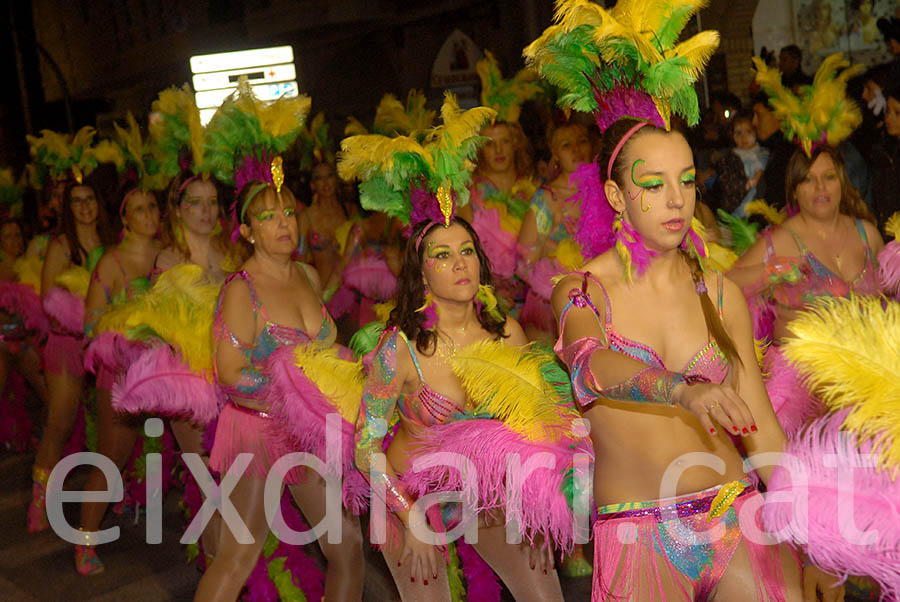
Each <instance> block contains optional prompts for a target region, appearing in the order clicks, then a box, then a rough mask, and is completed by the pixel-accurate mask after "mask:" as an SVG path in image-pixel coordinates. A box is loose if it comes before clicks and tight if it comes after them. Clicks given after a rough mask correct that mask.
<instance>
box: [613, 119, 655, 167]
mask: <svg viewBox="0 0 900 602" xmlns="http://www.w3.org/2000/svg"><path fill="white" fill-rule="evenodd" d="M645 125H650V122H649V121H638V122H637V123H636V124H634V126H633V127H632V128H631V129H630V130H628V132H627V133H626V134H625V135H624V136H622V139H621V140H619V143H618V144H617V145H616V148H615V149H613V152H612V155H610V156H609V165H607V166H606V179H607V180H611V179H612V170H613V164H614V163H615V162H616V157H618V156H619V153H620V152H622V147H623V146H625V143H626V142H628V139H629V138H631V137H632V136H633V135H634V133H635V132H637V131H638V130H639V129H641V128H642V127H644V126H645Z"/></svg>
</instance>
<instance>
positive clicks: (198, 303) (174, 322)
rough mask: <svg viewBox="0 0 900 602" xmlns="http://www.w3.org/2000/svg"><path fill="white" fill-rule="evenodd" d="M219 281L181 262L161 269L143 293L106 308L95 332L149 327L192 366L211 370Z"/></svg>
mask: <svg viewBox="0 0 900 602" xmlns="http://www.w3.org/2000/svg"><path fill="white" fill-rule="evenodd" d="M219 288H220V286H219V285H218V284H210V283H209V282H208V281H207V279H206V277H205V275H204V274H203V268H201V267H200V266H197V265H192V264H182V265H178V266H175V267H174V268H172V269H170V270H168V271H166V272H164V273H163V274H162V275H161V276H160V277H159V279H158V280H157V281H156V283H155V284H154V285H153V287H152V288H151V289H150V290H149V291H147V293H145V294H144V295H141V296H140V297H138V298H136V299H134V300H133V301H129V302H128V303H124V304H122V305H121V306H119V307H116V308H113V309H110V310H108V311H107V312H106V313H104V314H103V315H102V316H101V317H100V320H98V322H97V327H96V329H95V332H97V333H100V332H104V331H107V330H115V331H117V332H121V333H125V334H126V335H127V334H128V333H129V332H134V331H135V330H137V329H142V328H149V329H151V330H152V331H153V332H154V333H156V334H157V335H159V337H160V338H161V339H163V340H164V341H166V342H167V343H169V344H170V345H172V346H173V347H175V348H176V349H178V350H179V351H180V352H181V355H182V357H183V358H184V359H185V361H187V363H188V364H189V365H190V366H191V368H192V369H193V370H196V371H198V372H207V373H209V372H211V370H212V321H213V313H214V311H215V306H216V299H217V298H218V295H219Z"/></svg>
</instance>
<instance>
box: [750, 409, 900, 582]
mask: <svg viewBox="0 0 900 602" xmlns="http://www.w3.org/2000/svg"><path fill="white" fill-rule="evenodd" d="M845 416H846V412H840V413H836V414H830V415H828V416H824V417H822V418H819V419H817V420H815V421H814V422H812V423H811V424H810V425H809V426H808V427H807V428H806V429H805V430H804V431H802V432H801V433H800V434H799V435H797V436H795V437H793V438H791V440H790V442H789V443H788V446H787V449H786V450H785V452H786V453H785V454H783V455H782V458H781V460H780V461H779V463H778V465H777V466H776V468H775V470H774V472H773V473H772V477H771V479H769V483H768V494H767V501H766V503H765V505H764V506H763V509H762V520H763V524H764V525H765V527H766V529H768V530H769V531H770V532H774V533H778V534H779V535H780V536H782V537H787V538H788V539H789V540H790V541H792V542H794V543H796V544H800V545H803V546H804V548H805V549H806V552H807V553H808V554H809V557H810V559H811V560H812V561H813V562H814V563H815V564H816V566H818V567H820V568H822V569H824V570H825V571H828V572H831V573H835V574H839V575H843V576H847V575H867V576H870V577H872V578H873V579H875V580H876V581H878V583H879V584H880V585H881V588H882V595H883V596H884V598H885V599H889V600H896V599H898V596H900V480H892V479H891V476H890V475H889V474H888V473H887V472H885V471H883V470H880V469H879V468H877V458H876V457H875V456H873V455H869V454H873V453H874V451H876V450H873V447H872V444H871V443H870V442H863V443H860V442H859V441H858V440H857V439H856V436H855V435H854V434H853V433H850V432H848V431H841V430H840V425H841V423H842V422H843V420H844V418H845ZM867 460H868V461H867ZM804 477H805V478H804ZM785 498H787V499H788V500H790V502H788V501H780V500H784V499H785Z"/></svg>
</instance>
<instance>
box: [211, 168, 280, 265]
mask: <svg viewBox="0 0 900 602" xmlns="http://www.w3.org/2000/svg"><path fill="white" fill-rule="evenodd" d="M260 186H262V188H260ZM269 193H271V194H272V195H277V194H279V193H278V192H277V191H276V189H275V185H274V184H272V183H271V182H262V181H260V180H251V181H249V182H247V183H246V184H244V187H243V188H242V189H241V193H240V194H239V195H238V198H237V199H236V200H235V203H237V207H238V212H240V208H241V207H242V206H243V204H244V203H245V202H247V197H248V196H250V195H251V194H252V195H253V198H252V199H251V200H250V204H249V205H247V209H246V211H244V217H243V218H242V219H241V221H240V223H239V224H235V227H238V226H240V225H244V226H250V220H251V218H252V217H253V216H255V215H257V214H259V212H260V211H262V209H263V208H264V207H265V206H266V197H267V196H268V194H269ZM280 194H281V198H282V200H285V201H286V200H291V201H293V202H294V205H295V206H296V205H297V198H296V197H295V196H294V193H293V192H291V189H290V188H288V187H287V186H282V187H281V193H280ZM238 215H240V213H238ZM253 250H254V249H253V245H252V244H250V241H248V240H247V239H246V238H244V237H243V236H240V235H239V236H238V237H237V240H236V241H235V243H234V244H233V245H231V246H230V247H229V248H228V253H227V254H226V255H225V260H224V261H223V262H222V269H223V271H225V272H227V273H231V272H237V271H238V270H240V269H241V268H242V267H243V265H244V263H245V262H246V261H247V260H248V259H250V258H251V257H253Z"/></svg>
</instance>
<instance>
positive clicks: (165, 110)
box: [149, 84, 205, 168]
mask: <svg viewBox="0 0 900 602" xmlns="http://www.w3.org/2000/svg"><path fill="white" fill-rule="evenodd" d="M151 108H152V110H153V111H154V112H156V113H160V114H162V115H171V116H174V117H176V118H177V119H178V120H179V121H180V123H181V124H183V125H186V126H187V128H188V136H189V140H190V148H189V150H190V151H191V163H192V164H193V166H194V167H195V168H199V167H200V166H202V165H203V162H204V152H205V139H204V129H203V124H202V123H201V122H200V111H199V110H198V109H197V101H196V97H195V96H194V91H193V90H191V87H190V86H189V85H188V84H184V86H182V87H181V88H167V89H165V90H163V91H162V92H160V93H159V97H158V98H157V99H156V100H154V101H153V104H152V105H151ZM166 128H167V125H166V123H165V121H164V120H163V119H156V120H151V121H150V125H149V130H150V135H151V136H153V138H154V140H160V139H161V138H162V137H164V136H165V134H166Z"/></svg>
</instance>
